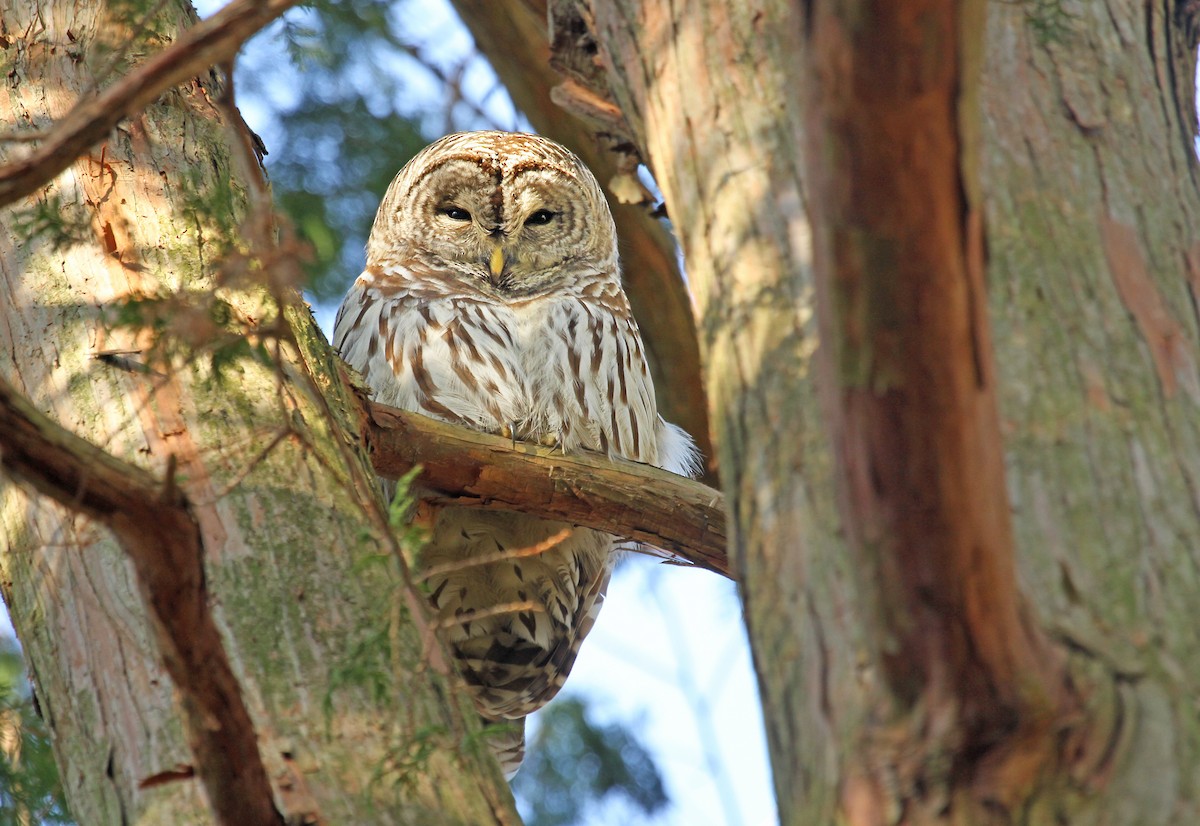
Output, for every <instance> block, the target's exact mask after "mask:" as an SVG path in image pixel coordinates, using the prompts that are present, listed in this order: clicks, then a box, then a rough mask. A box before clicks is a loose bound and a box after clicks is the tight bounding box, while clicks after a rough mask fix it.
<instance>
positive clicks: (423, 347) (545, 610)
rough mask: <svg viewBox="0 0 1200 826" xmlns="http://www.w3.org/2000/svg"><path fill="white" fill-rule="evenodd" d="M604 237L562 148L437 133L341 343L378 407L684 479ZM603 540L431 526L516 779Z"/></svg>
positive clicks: (448, 616) (389, 201)
mask: <svg viewBox="0 0 1200 826" xmlns="http://www.w3.org/2000/svg"><path fill="white" fill-rule="evenodd" d="M453 210H457V211H458V212H459V213H464V214H466V215H468V216H469V217H468V218H465V219H464V218H463V217H462V215H459V214H454V213H453V212H452V211H453ZM539 210H540V211H541V212H544V213H548V214H549V215H550V218H549V219H546V223H544V224H543V223H542V221H543V219H544V218H545V216H544V215H539ZM531 216H532V217H531ZM615 238H616V236H615V228H614V226H613V223H612V217H611V215H610V213H609V211H608V207H607V204H606V202H605V200H604V196H603V194H602V193H601V191H600V188H599V186H598V184H597V183H596V181H595V179H594V178H593V177H592V175H591V173H590V172H589V171H588V170H587V169H586V167H584V166H583V165H582V164H581V163H580V162H579V161H578V159H576V158H575V156H574V155H572V154H571V153H569V152H568V151H567V150H565V149H563V148H562V147H560V146H558V145H557V144H554V143H552V142H550V141H547V140H544V139H542V138H537V137H535V136H531V135H520V134H514V133H503V132H482V133H460V134H458V135H452V136H450V137H448V138H444V139H443V140H441V141H438V142H437V143H435V144H433V145H431V146H430V147H427V148H426V149H425V150H423V151H422V152H421V153H420V154H418V155H417V157H416V158H414V159H413V160H412V161H411V162H410V163H409V164H408V165H407V166H406V167H405V168H404V169H403V170H401V172H400V174H399V175H397V177H396V180H395V181H393V183H392V185H391V187H390V188H389V191H388V193H387V194H386V195H385V197H384V200H383V203H382V204H381V205H380V209H379V213H378V216H377V218H376V222H375V226H374V228H373V229H372V234H371V240H370V242H369V243H368V248H367V267H366V270H365V271H364V272H363V273H362V275H361V276H359V278H358V280H357V281H356V282H355V284H354V285H353V286H352V287H351V289H350V291H349V293H348V294H347V296H346V298H345V300H344V301H343V303H342V306H341V308H340V309H339V311H338V316H337V320H336V322H335V330H334V346H335V347H336V348H337V350H338V352H339V353H340V354H341V356H342V358H344V359H345V360H346V361H347V362H348V363H349V364H350V365H351V366H353V367H354V368H356V369H357V370H359V371H360V372H361V373H362V374H363V375H364V376H365V378H366V380H367V383H368V384H369V385H370V387H371V388H372V389H373V390H374V393H375V398H376V399H377V400H378V401H379V402H381V403H383V404H389V405H393V406H395V407H400V408H404V409H406V410H412V411H416V412H419V413H424V414H426V415H429V416H433V417H435V418H439V419H442V420H445V421H449V422H456V423H459V424H463V425H467V426H470V427H474V428H478V429H480V430H483V431H487V432H493V433H504V434H508V435H511V436H512V437H513V438H514V439H523V440H529V441H535V442H541V443H542V444H552V445H554V446H556V447H558V448H561V449H562V450H563V451H565V452H570V451H574V450H578V449H581V448H582V449H588V450H598V451H602V452H604V453H607V454H609V455H610V456H615V457H623V458H627V459H633V460H636V461H639V462H646V463H650V464H655V465H658V466H660V467H665V468H667V469H669V470H673V471H675V472H680V473H689V472H691V473H694V471H695V469H696V465H697V461H696V453H695V448H694V446H693V445H692V443H691V440H690V438H689V437H688V436H687V435H686V434H684V433H683V432H682V431H681V430H679V429H678V428H675V427H674V426H673V425H669V424H667V423H666V422H664V421H663V420H662V418H661V417H660V416H659V415H658V412H657V408H656V403H655V396H654V387H653V384H652V382H651V379H650V374H649V371H648V369H647V365H646V359H645V355H644V352H643V348H642V342H641V336H640V333H639V331H638V327H637V323H636V322H635V321H634V319H633V316H632V314H631V313H630V310H629V305H628V301H627V300H626V297H625V294H624V292H623V291H622V289H621V285H620V278H619V269H618V262H617V251H616V240H615ZM497 250H498V252H497ZM500 262H503V264H502V266H501V265H500ZM537 545H544V546H547V547H546V549H545V550H543V551H542V552H540V553H538V554H536V555H533V556H520V557H510V558H503V557H504V556H505V552H514V551H520V550H522V549H527V548H532V547H533V546H537ZM612 545H613V540H612V537H611V536H609V535H607V534H604V533H600V532H597V531H593V530H590V529H585V528H577V527H574V526H570V525H567V524H564V523H560V522H554V521H548V520H544V519H538V518H536V517H533V516H530V515H528V514H521V513H509V512H496V511H487V512H484V511H479V510H472V509H467V508H452V507H451V508H444V509H442V510H440V511H439V512H438V514H437V516H436V519H435V522H434V525H433V528H432V535H431V537H430V542H429V544H428V546H427V547H426V549H425V550H424V552H423V554H422V558H421V564H422V566H424V567H430V568H432V567H434V566H436V567H437V568H438V570H440V571H447V572H446V573H442V574H439V575H437V576H434V577H432V578H431V579H430V581H429V584H430V587H431V589H432V591H431V602H432V604H433V607H434V609H435V610H436V612H437V613H438V615H439V617H440V618H441V619H443V620H444V621H445V625H446V627H448V629H449V630H448V635H449V642H450V644H451V646H452V649H453V651H454V654H455V656H456V659H457V661H458V665H459V669H460V672H461V674H462V676H463V678H464V680H465V682H466V684H467V686H468V688H469V690H470V691H471V695H472V698H473V699H474V701H475V704H476V706H477V708H478V710H479V712H480V714H481V715H482V716H483V717H484V719H485V720H487V721H491V722H504V721H509V722H510V725H508V726H497V732H498V733H497V736H496V739H495V740H494V742H493V748H494V750H495V751H496V752H497V755H498V756H499V757H500V758H501V762H502V764H503V765H504V767H505V770H506V771H507V772H509V773H510V774H511V773H513V772H515V770H516V768H517V766H519V765H520V760H521V757H522V756H523V742H524V735H523V729H524V717H525V716H526V715H528V714H529V713H531V712H532V711H534V710H536V709H537V708H539V707H541V706H542V705H544V704H545V703H547V702H549V700H550V699H551V698H552V697H553V696H554V695H555V694H556V693H557V692H558V690H559V689H560V688H561V687H562V685H563V683H564V681H565V680H566V678H567V675H568V674H569V673H570V670H571V667H572V665H573V664H574V662H575V657H576V655H577V653H578V651H579V646H580V644H581V643H582V641H583V639H584V637H585V636H586V635H587V633H588V631H589V630H590V629H591V627H592V625H593V623H594V622H595V619H596V616H597V614H598V612H599V610H600V606H601V604H602V603H603V600H604V591H605V587H606V585H607V582H608V577H609V572H610V567H611V560H610V557H611V550H612ZM481 559H485V560H492V561H489V562H486V563H483V564H480V563H479V560H481ZM497 560H498V561H497Z"/></svg>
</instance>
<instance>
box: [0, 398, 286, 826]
mask: <svg viewBox="0 0 1200 826" xmlns="http://www.w3.org/2000/svg"><path fill="white" fill-rule="evenodd" d="M0 467H3V468H4V469H5V470H6V471H8V472H9V473H11V474H12V475H13V476H15V477H18V478H20V479H23V480H25V481H26V482H28V483H29V484H30V485H32V486H33V487H34V488H36V489H37V490H38V491H39V492H40V493H42V494H44V495H46V496H49V497H50V498H52V499H54V500H55V501H57V502H58V503H60V504H62V505H64V506H66V507H68V508H71V509H72V510H76V511H80V512H82V513H84V514H86V515H88V516H90V517H92V518H94V519H96V520H98V521H99V522H101V523H103V524H105V525H107V526H108V527H109V528H110V529H111V530H112V532H113V534H114V535H115V536H116V538H117V541H118V542H120V544H121V546H122V547H123V548H124V549H125V552H126V553H127V554H128V555H129V558H130V560H131V561H132V562H133V566H134V570H135V571H136V572H137V579H138V585H139V586H140V588H141V591H142V595H143V597H144V598H145V600H146V602H147V604H148V605H149V606H150V616H151V619H152V624H153V626H154V629H155V632H156V638H157V641H158V645H159V649H160V650H161V651H162V654H163V660H164V663H165V665H166V668H167V672H168V673H169V674H170V675H171V679H172V681H173V682H174V683H175V686H176V688H177V689H178V691H179V697H180V703H181V705H182V707H183V711H184V719H185V721H186V724H187V736H188V744H189V746H190V747H191V750H192V753H193V754H194V755H195V758H196V763H197V765H196V774H197V775H198V776H199V777H200V779H201V781H202V782H203V783H204V787H205V791H206V792H207V794H208V798H209V802H210V805H211V806H212V807H213V811H214V812H215V814H216V816H217V819H218V821H219V822H220V823H223V824H227V825H228V826H235V824H264V825H265V824H271V825H272V826H279V825H280V824H282V823H283V818H282V817H281V816H280V814H279V812H278V811H276V809H275V805H274V802H273V798H272V792H271V784H270V782H269V781H268V779H267V772H266V769H265V767H264V766H263V762H262V757H261V755H260V754H259V752H258V740H257V737H256V735H255V731H254V724H253V722H252V720H251V719H250V713H249V711H248V710H247V709H246V705H245V703H244V702H243V700H242V695H241V688H240V685H239V684H238V681H237V678H236V677H235V676H234V674H233V670H232V668H231V667H230V664H229V660H228V658H227V657H226V655H225V649H224V647H223V645H222V642H221V636H220V633H219V632H218V631H217V627H216V624H215V622H214V621H213V617H212V614H211V612H210V611H209V608H208V592H207V587H206V585H205V581H204V566H203V547H204V546H203V540H202V537H201V535H200V531H199V528H198V527H197V525H196V523H195V521H194V520H193V519H192V515H191V512H190V510H189V508H188V503H187V501H186V499H185V497H184V495H183V493H182V491H180V489H179V488H178V487H176V486H175V485H174V484H171V480H165V481H160V480H159V479H157V478H156V477H155V476H154V475H153V474H151V473H149V472H148V471H146V470H143V469H142V468H139V467H136V466H135V465H131V464H128V463H127V462H124V461H122V460H121V459H118V458H117V457H115V456H112V455H111V454H109V453H107V452H106V451H104V450H101V449H100V448H98V447H96V446H95V445H93V444H92V443H91V442H88V441H87V440H85V439H81V438H80V437H78V436H76V435H75V434H73V433H71V432H70V431H68V430H66V429H64V428H63V427H61V426H60V425H58V424H57V423H55V422H54V421H52V420H51V419H50V418H49V417H48V416H46V415H45V414H43V413H42V412H41V411H39V410H37V408H35V407H34V406H33V405H32V404H31V403H30V402H29V400H28V399H26V398H24V397H23V396H22V395H21V394H20V393H18V392H17V391H16V390H15V388H13V386H12V385H11V384H9V383H8V381H7V380H5V379H4V378H3V377H0Z"/></svg>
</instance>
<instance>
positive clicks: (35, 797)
mask: <svg viewBox="0 0 1200 826" xmlns="http://www.w3.org/2000/svg"><path fill="white" fill-rule="evenodd" d="M10 736H12V737H15V738H17V739H18V740H19V743H20V746H19V748H17V749H9V748H7V747H6V746H5V744H6V743H7V742H9V740H8V738H9V737H10ZM68 823H71V816H70V813H69V812H68V811H67V801H66V798H65V797H64V796H63V790H62V783H61V782H60V781H59V777H58V767H57V766H56V765H55V763H54V754H53V752H52V751H51V748H50V733H49V731H47V729H46V724H45V723H44V722H43V721H42V718H41V717H39V716H38V714H37V712H36V710H35V709H34V705H33V699H32V695H31V693H30V690H29V684H28V683H27V682H26V680H25V676H24V671H23V663H22V662H21V654H20V652H19V651H18V649H17V647H16V645H15V644H14V642H13V641H12V640H3V641H0V826H29V825H30V824H68Z"/></svg>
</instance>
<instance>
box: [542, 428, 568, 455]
mask: <svg viewBox="0 0 1200 826" xmlns="http://www.w3.org/2000/svg"><path fill="white" fill-rule="evenodd" d="M538 444H539V445H541V446H542V447H548V448H550V452H551V453H553V452H554V451H556V450H561V451H562V452H563V455H566V452H567V447H566V445H565V444H563V440H562V435H561V434H559V433H544V434H542V438H540V439H538Z"/></svg>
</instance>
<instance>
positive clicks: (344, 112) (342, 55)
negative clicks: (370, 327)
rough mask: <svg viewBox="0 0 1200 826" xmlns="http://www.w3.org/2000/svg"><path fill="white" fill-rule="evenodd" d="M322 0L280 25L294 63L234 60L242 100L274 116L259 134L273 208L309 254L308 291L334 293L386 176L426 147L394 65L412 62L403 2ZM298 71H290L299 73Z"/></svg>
mask: <svg viewBox="0 0 1200 826" xmlns="http://www.w3.org/2000/svg"><path fill="white" fill-rule="evenodd" d="M405 5H406V4H396V3H392V2H385V0H347V2H333V0H320V2H317V3H315V4H314V5H313V6H311V7H309V8H307V9H305V10H303V11H301V12H297V13H294V14H291V15H289V16H288V17H287V18H286V20H285V22H284V23H283V24H281V27H280V28H281V33H282V36H283V38H284V41H285V43H286V48H287V54H288V55H289V56H290V58H291V60H292V63H293V66H280V65H278V64H268V63H266V62H265V61H263V62H260V63H254V64H248V63H245V62H243V63H242V64H239V69H238V73H237V80H238V90H239V99H240V100H242V101H259V102H261V104H262V105H263V106H265V107H266V108H269V109H270V110H272V116H273V120H272V121H271V122H270V123H269V124H268V126H267V128H265V129H264V133H265V136H266V138H267V140H268V142H269V146H268V148H271V147H272V146H273V147H276V148H278V147H285V148H286V151H277V152H276V153H275V154H272V155H268V156H267V168H268V171H269V172H270V175H271V183H272V187H273V189H274V192H275V198H276V202H277V204H278V205H279V207H280V209H281V210H282V211H283V212H284V213H285V214H287V215H288V216H289V217H290V218H291V219H292V222H293V223H294V225H295V226H296V228H297V230H298V232H299V233H300V235H301V237H302V238H304V239H305V240H306V241H308V243H309V244H311V246H312V249H313V251H314V256H313V259H312V261H310V262H309V265H308V275H309V278H310V282H309V284H308V289H309V290H310V291H311V292H312V293H314V294H315V295H316V296H317V297H318V298H332V297H338V296H340V295H341V293H342V292H343V291H344V290H345V289H346V286H347V285H348V284H349V282H350V281H352V280H353V279H354V278H355V277H356V276H357V275H358V272H359V270H360V268H361V266H362V250H363V247H364V246H365V245H366V239H367V234H368V232H369V230H370V226H371V221H372V219H373V217H374V214H375V209H376V208H377V207H378V205H379V200H380V198H381V197H382V195H383V192H384V190H386V189H387V185H388V184H389V183H390V182H391V180H392V177H393V176H395V174H396V172H397V171H399V169H400V167H401V166H403V165H404V164H405V163H406V162H407V161H408V159H409V158H411V157H412V156H413V155H414V154H415V153H416V152H417V150H419V149H420V148H421V147H422V146H424V145H425V144H426V143H427V142H428V141H427V140H426V138H425V137H424V136H423V135H422V134H421V131H420V128H419V122H418V121H419V116H417V115H415V114H414V113H413V112H412V111H411V106H412V104H411V99H412V95H411V94H410V93H409V91H408V89H407V87H406V84H405V81H404V80H403V79H402V77H401V75H402V74H403V73H401V72H398V71H396V70H395V67H396V66H397V65H398V64H403V63H405V62H408V63H414V64H415V60H414V58H413V57H412V56H411V54H410V52H411V49H410V47H409V46H408V45H407V42H406V38H405V36H404V34H403V25H402V21H403V19H404V12H403V9H404V6H405ZM297 69H298V70H299V71H296V70H297Z"/></svg>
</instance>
